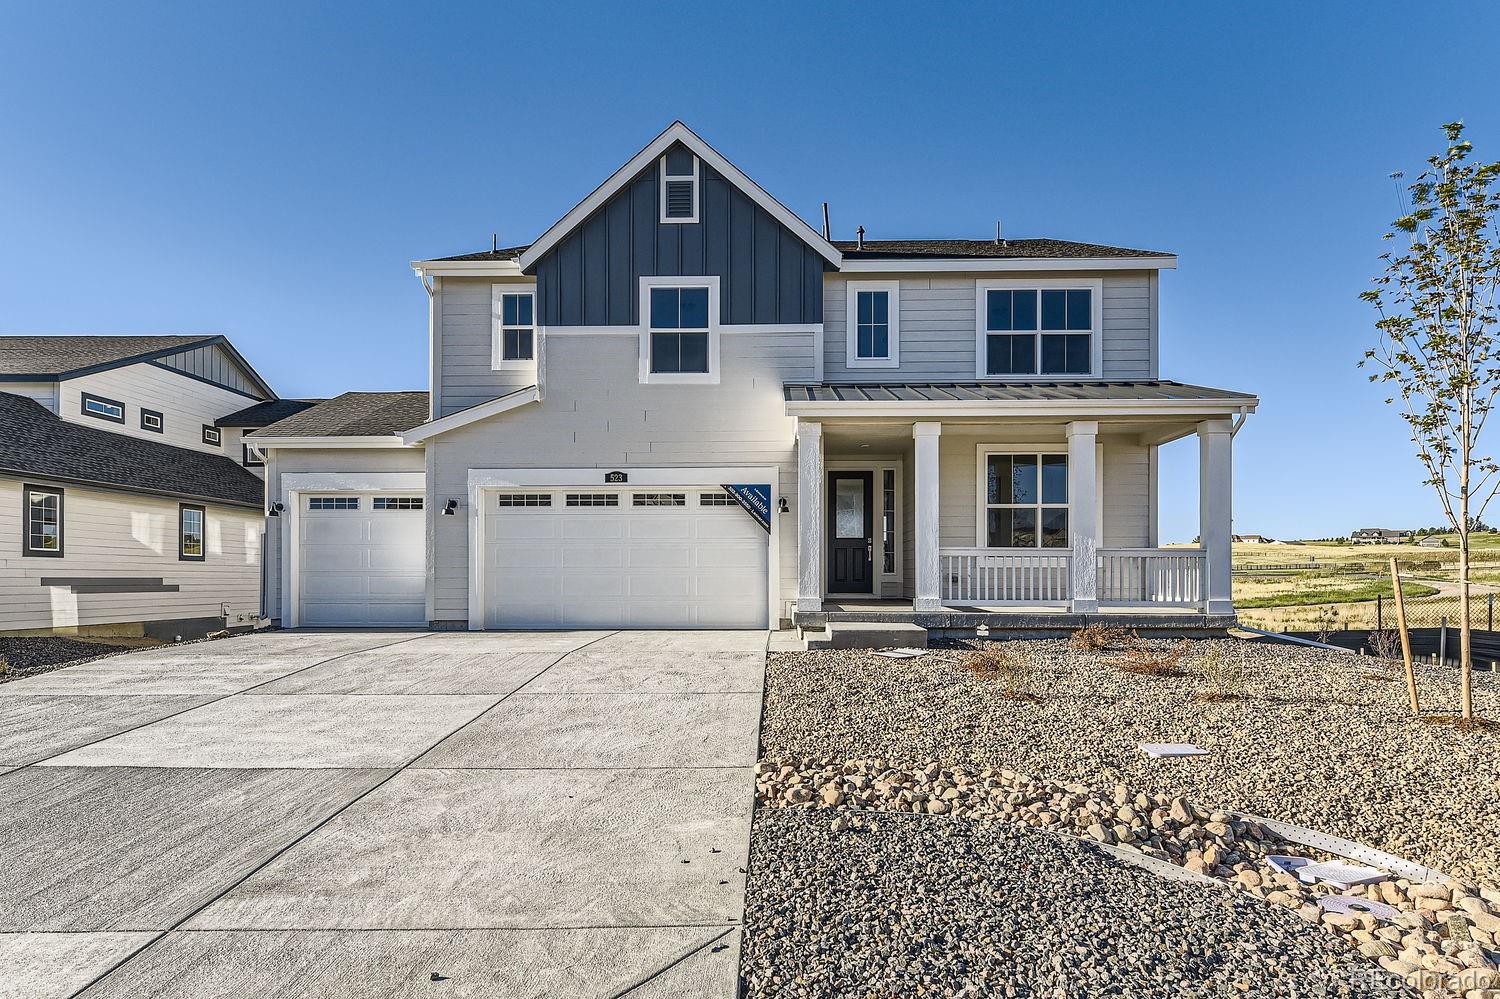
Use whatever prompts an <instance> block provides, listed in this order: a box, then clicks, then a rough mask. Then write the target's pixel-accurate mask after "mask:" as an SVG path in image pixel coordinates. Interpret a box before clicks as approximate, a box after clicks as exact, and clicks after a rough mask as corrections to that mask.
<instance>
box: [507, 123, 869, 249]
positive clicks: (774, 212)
mask: <svg viewBox="0 0 1500 999" xmlns="http://www.w3.org/2000/svg"><path fill="white" fill-rule="evenodd" d="M679 142H680V143H682V144H683V145H684V146H686V147H687V148H688V149H689V150H690V151H691V152H693V153H695V154H697V156H698V157H699V158H700V159H701V160H703V161H704V162H706V163H707V164H708V165H709V166H711V167H713V168H714V169H715V170H716V171H718V172H719V173H720V174H722V175H723V176H724V178H725V179H726V180H728V181H729V182H730V183H731V184H733V185H735V186H736V187H738V188H739V189H740V191H741V192H742V193H743V194H744V195H745V196H746V197H748V198H749V199H750V200H751V201H753V202H755V203H756V204H757V205H759V206H760V207H761V208H763V209H764V210H765V211H766V212H767V213H769V214H770V215H771V216H772V217H773V218H775V219H776V220H777V221H778V222H780V223H781V224H782V225H784V226H786V227H787V228H788V229H790V230H791V231H792V232H794V233H795V234H796V235H797V236H799V237H800V238H801V239H802V241H803V242H804V243H806V244H807V245H808V246H811V247H812V248H813V249H814V250H816V251H818V254H819V255H820V256H822V257H823V259H825V260H827V261H828V262H829V263H831V264H833V265H834V266H835V267H837V266H839V265H840V264H841V263H842V262H843V254H841V253H840V252H839V251H838V249H837V248H836V247H835V246H834V245H833V244H832V243H830V242H828V240H826V239H824V238H823V237H822V236H820V235H819V234H818V232H817V230H815V229H813V227H812V226H810V225H808V224H807V223H806V222H804V221H802V219H801V218H799V217H798V216H797V215H796V213H794V212H792V211H791V210H790V209H789V208H787V207H786V206H785V205H783V204H782V203H781V202H779V201H777V200H776V199H775V198H773V197H771V195H769V194H767V193H766V192H765V190H764V189H763V188H762V187H761V186H760V185H759V184H757V183H756V182H755V181H753V180H751V179H750V178H749V177H747V176H745V174H744V173H742V172H741V171H740V169H739V168H738V167H736V166H735V165H734V164H733V163H731V162H729V161H728V160H727V159H725V158H724V157H723V156H722V155H720V154H719V152H718V150H716V149H714V148H713V147H712V146H710V145H709V144H708V143H707V142H704V141H703V139H702V138H700V137H699V136H698V135H697V134H696V133H695V132H694V131H693V130H692V129H690V128H688V127H687V126H686V125H684V124H683V123H682V122H680V121H674V122H673V123H672V124H671V125H668V126H667V129H666V131H664V132H662V133H661V134H660V135H658V136H657V137H656V138H654V139H652V140H651V141H650V142H649V143H647V144H646V148H644V149H642V150H641V151H640V152H638V153H636V154H635V155H634V156H632V157H631V158H630V159H629V160H628V161H627V162H626V163H625V165H624V166H622V167H620V169H618V170H616V171H615V172H614V173H612V174H610V175H609V177H608V179H606V180H605V181H604V183H602V184H600V185H599V186H598V187H596V188H595V189H594V191H593V193H591V194H590V195H589V196H588V197H586V198H584V199H583V200H582V201H580V202H579V203H578V204H577V205H575V206H574V207H573V210H572V211H570V212H568V214H566V215H564V216H563V217H562V218H560V219H558V220H557V222H556V223H554V224H553V226H552V228H550V229H548V230H547V231H546V232H544V233H542V235H541V237H540V238H539V239H537V241H536V242H535V243H532V244H531V246H530V247H528V248H527V249H526V251H525V252H524V253H522V254H521V257H520V260H519V261H518V262H517V263H518V264H519V266H520V269H521V270H522V271H529V270H530V269H531V268H532V267H534V266H535V265H536V262H537V261H538V260H540V259H541V258H542V257H543V256H544V255H545V254H546V253H547V251H548V250H550V249H552V247H554V246H556V245H557V244H558V243H559V242H560V241H561V240H562V239H563V237H564V236H566V235H567V234H568V233H570V232H572V231H573V230H574V229H575V228H577V227H578V226H579V225H580V224H581V223H582V222H583V220H584V219H586V218H588V217H589V216H590V215H592V214H593V213H594V210H595V209H597V208H598V207H599V206H600V205H602V204H604V203H605V202H606V201H608V200H609V199H610V198H611V197H613V196H614V195H615V194H616V193H617V192H618V191H619V190H620V189H621V188H623V187H624V186H625V185H626V184H628V183H629V182H630V181H632V180H634V179H635V177H636V175H638V174H639V173H640V172H641V171H642V170H644V169H646V167H647V166H649V165H650V164H651V163H652V161H653V160H655V159H657V158H658V157H659V156H662V155H663V154H664V153H666V151H667V150H668V149H670V148H671V147H672V146H673V145H675V144H676V143H679Z"/></svg>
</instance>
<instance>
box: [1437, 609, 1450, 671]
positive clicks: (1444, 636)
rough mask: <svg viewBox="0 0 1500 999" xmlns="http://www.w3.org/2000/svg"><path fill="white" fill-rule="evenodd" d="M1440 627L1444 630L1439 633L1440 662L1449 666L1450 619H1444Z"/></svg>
mask: <svg viewBox="0 0 1500 999" xmlns="http://www.w3.org/2000/svg"><path fill="white" fill-rule="evenodd" d="M1438 627H1439V628H1440V629H1442V630H1441V631H1439V632H1438V662H1439V663H1441V664H1442V665H1444V666H1446V665H1448V619H1447V618H1446V617H1444V618H1442V619H1441V622H1440V623H1439V625H1438Z"/></svg>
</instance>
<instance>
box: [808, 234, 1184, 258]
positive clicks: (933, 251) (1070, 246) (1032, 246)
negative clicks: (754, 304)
mask: <svg viewBox="0 0 1500 999" xmlns="http://www.w3.org/2000/svg"><path fill="white" fill-rule="evenodd" d="M833 245H834V246H836V247H838V249H839V252H840V253H842V254H843V255H844V257H845V258H846V259H850V260H875V259H881V258H893V259H895V258H906V259H910V258H913V257H980V258H992V259H1007V258H1013V259H1025V258H1028V257H1034V258H1053V257H1170V256H1173V254H1171V253H1163V252H1161V251H1160V250H1133V249H1131V248H1129V247H1125V246H1105V245H1103V244H1102V243H1075V242H1073V241H1071V240H1067V239H1007V240H1005V241H1004V242H1001V243H997V242H995V241H994V240H993V239H867V240H865V242H864V246H863V247H861V246H860V245H859V243H858V241H856V240H852V239H835V240H834V241H833Z"/></svg>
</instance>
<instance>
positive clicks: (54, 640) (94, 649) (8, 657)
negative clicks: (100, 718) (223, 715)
mask: <svg viewBox="0 0 1500 999" xmlns="http://www.w3.org/2000/svg"><path fill="white" fill-rule="evenodd" d="M151 644H159V643H151ZM140 647H141V643H139V642H137V643H135V644H132V645H114V644H111V643H107V642H102V641H80V640H78V639H74V638H61V637H57V636H51V635H41V636H37V637H33V638H0V664H3V668H0V683H5V682H6V681H7V680H19V679H21V678H22V677H26V676H36V675H37V674H38V673H46V672H48V671H50V670H54V669H62V668H63V667H64V666H74V665H77V664H78V663H83V662H88V661H89V660H90V659H100V658H103V657H104V656H112V655H116V654H118V653H121V652H130V651H132V650H133V649H136V648H140Z"/></svg>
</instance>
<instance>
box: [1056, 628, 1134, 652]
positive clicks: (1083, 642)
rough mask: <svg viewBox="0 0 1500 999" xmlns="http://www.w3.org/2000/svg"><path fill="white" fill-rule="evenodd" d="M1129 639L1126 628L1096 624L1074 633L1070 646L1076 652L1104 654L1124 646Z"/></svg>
mask: <svg viewBox="0 0 1500 999" xmlns="http://www.w3.org/2000/svg"><path fill="white" fill-rule="evenodd" d="M1128 638H1129V634H1128V633H1127V632H1126V631H1125V629H1124V628H1117V627H1114V626H1112V625H1108V624H1102V623H1094V624H1091V625H1088V626H1086V627H1083V628H1079V629H1078V630H1077V631H1075V632H1073V637H1072V639H1071V640H1070V641H1069V644H1070V645H1071V646H1072V647H1073V651H1074V652H1103V651H1105V650H1106V649H1113V648H1116V647H1117V646H1120V645H1124V644H1125V642H1126V640H1127V639H1128Z"/></svg>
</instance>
